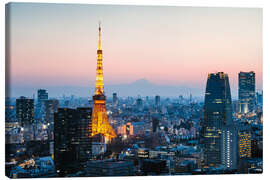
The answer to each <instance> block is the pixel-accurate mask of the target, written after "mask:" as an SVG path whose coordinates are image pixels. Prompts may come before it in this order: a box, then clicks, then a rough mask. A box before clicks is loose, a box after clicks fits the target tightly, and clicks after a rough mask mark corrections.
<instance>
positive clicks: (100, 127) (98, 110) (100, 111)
mask: <svg viewBox="0 0 270 180" xmlns="http://www.w3.org/2000/svg"><path fill="white" fill-rule="evenodd" d="M98 30H99V39H98V50H97V69H96V90H95V95H94V96H93V101H94V107H93V113H92V123H91V124H90V125H89V126H91V128H92V131H91V136H92V137H93V136H95V135H97V136H100V135H101V138H103V137H104V140H102V141H105V142H107V141H110V140H111V139H112V138H115V137H116V133H115V132H114V129H113V128H112V126H111V125H110V123H109V121H108V116H107V112H106V96H105V94H104V81H103V65H102V49H101V27H100V24H99V28H98Z"/></svg>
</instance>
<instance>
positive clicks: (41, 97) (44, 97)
mask: <svg viewBox="0 0 270 180" xmlns="http://www.w3.org/2000/svg"><path fill="white" fill-rule="evenodd" d="M47 99H48V93H47V90H45V89H39V90H38V104H39V103H42V102H43V101H45V100H47Z"/></svg>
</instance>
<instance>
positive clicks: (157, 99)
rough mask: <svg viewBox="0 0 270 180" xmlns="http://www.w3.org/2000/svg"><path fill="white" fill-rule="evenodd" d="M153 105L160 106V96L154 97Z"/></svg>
mask: <svg viewBox="0 0 270 180" xmlns="http://www.w3.org/2000/svg"><path fill="white" fill-rule="evenodd" d="M155 106H156V107H160V96H158V95H157V96H156V97H155Z"/></svg>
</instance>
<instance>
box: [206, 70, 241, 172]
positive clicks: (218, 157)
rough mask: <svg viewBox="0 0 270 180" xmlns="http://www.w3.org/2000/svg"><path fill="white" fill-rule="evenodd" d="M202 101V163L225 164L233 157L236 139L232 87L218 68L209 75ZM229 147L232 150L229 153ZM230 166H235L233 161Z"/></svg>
mask: <svg viewBox="0 0 270 180" xmlns="http://www.w3.org/2000/svg"><path fill="white" fill-rule="evenodd" d="M204 103H205V104H204V120H203V139H204V143H203V153H204V165H205V166H211V167H217V166H219V165H224V166H225V167H228V164H227V163H228V162H229V161H235V159H236V158H235V157H236V149H235V147H234V146H235V145H236V144H237V143H236V142H234V141H235V131H234V128H233V124H232V104H231V91H230V85H229V78H228V75H227V74H225V73H223V72H218V73H211V74H209V75H208V79H207V85H206V92H205V102H204ZM231 141H232V142H231ZM225 149H226V151H225ZM228 151H229V152H230V153H232V154H231V155H230V154H228ZM225 158H226V160H225ZM228 158H229V159H228ZM230 163H231V162H230ZM232 163H236V162H232ZM229 166H230V167H235V165H233V164H230V165H229Z"/></svg>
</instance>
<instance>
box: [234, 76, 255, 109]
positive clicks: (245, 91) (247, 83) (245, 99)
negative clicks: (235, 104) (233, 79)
mask: <svg viewBox="0 0 270 180" xmlns="http://www.w3.org/2000/svg"><path fill="white" fill-rule="evenodd" d="M238 86H239V87H238V88H239V89H238V98H239V108H240V113H247V112H251V111H253V110H254V106H255V73H254V72H253V71H250V72H240V73H239V74H238Z"/></svg>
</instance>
